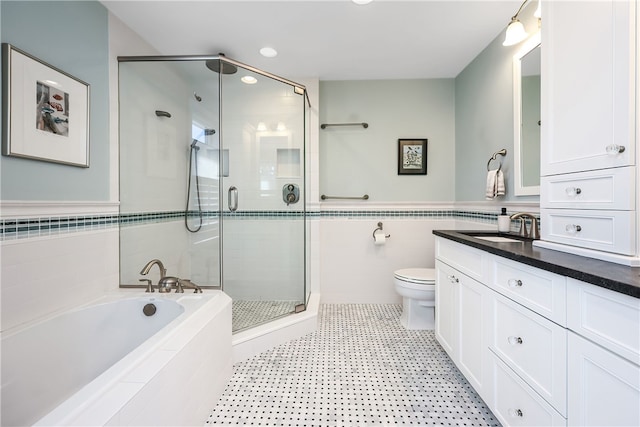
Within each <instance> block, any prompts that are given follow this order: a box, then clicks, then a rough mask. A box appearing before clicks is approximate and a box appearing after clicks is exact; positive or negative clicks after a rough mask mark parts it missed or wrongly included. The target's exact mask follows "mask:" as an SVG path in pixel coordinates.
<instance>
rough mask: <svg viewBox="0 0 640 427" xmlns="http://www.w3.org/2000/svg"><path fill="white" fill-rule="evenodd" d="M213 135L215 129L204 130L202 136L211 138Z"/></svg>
mask: <svg viewBox="0 0 640 427" xmlns="http://www.w3.org/2000/svg"><path fill="white" fill-rule="evenodd" d="M214 133H216V130H215V129H205V130H204V135H205V136H211V135H213V134H214Z"/></svg>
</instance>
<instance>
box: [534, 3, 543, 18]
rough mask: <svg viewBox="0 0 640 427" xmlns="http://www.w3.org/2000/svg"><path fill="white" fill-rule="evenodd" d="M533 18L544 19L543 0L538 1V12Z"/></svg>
mask: <svg viewBox="0 0 640 427" xmlns="http://www.w3.org/2000/svg"><path fill="white" fill-rule="evenodd" d="M533 16H534V17H535V18H538V19H542V0H538V7H536V11H535V12H533Z"/></svg>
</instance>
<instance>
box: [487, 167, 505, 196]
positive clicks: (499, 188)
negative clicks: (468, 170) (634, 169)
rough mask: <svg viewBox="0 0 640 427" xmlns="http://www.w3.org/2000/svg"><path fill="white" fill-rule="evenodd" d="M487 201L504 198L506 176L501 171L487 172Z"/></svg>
mask: <svg viewBox="0 0 640 427" xmlns="http://www.w3.org/2000/svg"><path fill="white" fill-rule="evenodd" d="M485 193H486V194H485V196H486V199H487V200H493V199H495V198H496V197H498V196H504V193H505V188H504V174H503V173H502V171H501V170H500V169H495V170H490V171H489V172H487V188H486V192H485Z"/></svg>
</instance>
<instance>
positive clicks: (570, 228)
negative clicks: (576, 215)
mask: <svg viewBox="0 0 640 427" xmlns="http://www.w3.org/2000/svg"><path fill="white" fill-rule="evenodd" d="M564 230H565V231H566V232H567V233H569V234H576V233H577V232H579V231H582V227H580V226H579V225H577V224H567V225H566V226H565V227H564Z"/></svg>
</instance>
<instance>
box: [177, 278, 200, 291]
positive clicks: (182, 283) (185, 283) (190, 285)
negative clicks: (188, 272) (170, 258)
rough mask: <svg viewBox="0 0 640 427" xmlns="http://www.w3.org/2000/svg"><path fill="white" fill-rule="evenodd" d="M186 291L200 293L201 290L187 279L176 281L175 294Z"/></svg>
mask: <svg viewBox="0 0 640 427" xmlns="http://www.w3.org/2000/svg"><path fill="white" fill-rule="evenodd" d="M185 288H186V289H193V290H194V291H193V293H196V294H198V293H200V294H201V293H202V288H201V287H200V286H198V285H196V284H195V283H193V282H191V280H189V279H180V280H179V281H178V287H177V289H176V292H184V290H185Z"/></svg>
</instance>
